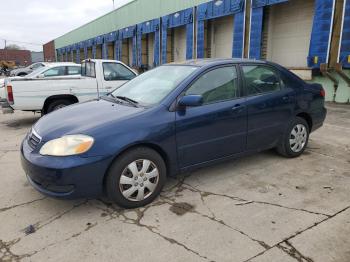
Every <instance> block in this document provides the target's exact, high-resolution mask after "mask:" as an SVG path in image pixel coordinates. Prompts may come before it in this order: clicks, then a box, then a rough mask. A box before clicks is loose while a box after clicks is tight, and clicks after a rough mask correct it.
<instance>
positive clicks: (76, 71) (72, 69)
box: [67, 66, 81, 76]
mask: <svg viewBox="0 0 350 262" xmlns="http://www.w3.org/2000/svg"><path fill="white" fill-rule="evenodd" d="M67 74H68V75H69V76H72V75H80V74H81V67H80V66H67Z"/></svg>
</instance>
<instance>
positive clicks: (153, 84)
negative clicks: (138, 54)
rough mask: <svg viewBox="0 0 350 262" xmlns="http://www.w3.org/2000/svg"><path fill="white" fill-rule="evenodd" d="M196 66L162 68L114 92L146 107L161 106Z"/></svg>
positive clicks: (133, 80) (113, 93)
mask: <svg viewBox="0 0 350 262" xmlns="http://www.w3.org/2000/svg"><path fill="white" fill-rule="evenodd" d="M197 69H198V68H197V67H194V66H160V67H157V68H155V69H152V70H150V71H147V72H146V73H143V74H142V75H139V76H138V77H136V78H134V79H132V80H131V81H129V82H127V83H126V84H124V85H122V86H121V87H120V88H118V89H116V90H115V91H114V92H112V95H113V96H115V97H117V96H123V97H127V98H130V99H132V100H134V101H136V102H137V103H139V104H141V105H145V106H153V105H156V104H159V103H160V102H161V101H162V100H163V99H164V98H165V97H166V96H167V95H168V94H170V92H171V91H173V90H174V89H175V88H176V87H177V86H178V85H179V84H180V83H181V82H182V81H183V80H185V79H186V78H187V77H188V76H189V75H191V74H192V73H193V72H194V71H195V70H197Z"/></svg>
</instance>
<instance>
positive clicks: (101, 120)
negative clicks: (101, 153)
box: [34, 99, 145, 141]
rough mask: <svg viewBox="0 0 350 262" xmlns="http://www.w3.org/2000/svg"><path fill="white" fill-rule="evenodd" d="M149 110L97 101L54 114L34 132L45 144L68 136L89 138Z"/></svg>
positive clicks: (38, 125)
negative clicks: (82, 135)
mask: <svg viewBox="0 0 350 262" xmlns="http://www.w3.org/2000/svg"><path fill="white" fill-rule="evenodd" d="M144 110H145V108H136V107H131V106H128V105H121V104H116V103H114V102H110V101H106V100H103V99H101V100H94V101H89V102H85V103H81V104H75V105H72V106H68V107H65V108H62V109H60V110H58V111H55V112H52V113H50V114H48V115H46V116H44V117H42V118H41V119H39V121H38V122H37V123H36V124H35V125H34V130H35V131H36V132H37V133H38V135H40V136H41V138H42V140H43V141H48V140H51V139H55V138H58V137H62V136H64V135H72V134H85V135H90V136H94V137H95V136H99V135H101V134H100V133H101V132H100V130H102V129H103V128H106V126H108V125H113V127H111V128H115V123H117V122H121V121H123V120H125V119H129V118H131V117H133V116H135V115H137V114H139V113H141V112H142V111H144Z"/></svg>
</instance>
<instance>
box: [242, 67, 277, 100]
mask: <svg viewBox="0 0 350 262" xmlns="http://www.w3.org/2000/svg"><path fill="white" fill-rule="evenodd" d="M242 69H243V75H244V79H245V88H246V93H247V95H256V94H263V93H270V92H274V91H279V90H281V88H282V81H281V79H280V77H279V76H278V74H277V73H276V72H275V71H274V70H273V69H272V68H270V67H268V66H262V65H247V66H242Z"/></svg>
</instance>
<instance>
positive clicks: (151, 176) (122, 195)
mask: <svg viewBox="0 0 350 262" xmlns="http://www.w3.org/2000/svg"><path fill="white" fill-rule="evenodd" d="M165 180H166V166H165V163H164V160H163V158H162V157H161V156H160V155H159V154H158V153H157V152H156V151H154V150H152V149H150V148H147V147H139V148H135V149H132V150H130V151H127V152H126V153H124V154H122V155H121V156H120V157H118V158H117V159H116V160H115V161H114V162H113V164H112V166H111V168H110V169H109V171H108V173H107V177H106V181H105V182H106V183H105V187H106V192H107V196H108V198H109V199H110V200H112V201H113V202H115V203H116V204H118V205H119V206H122V207H124V208H137V207H141V206H145V205H147V204H149V203H151V202H152V201H153V200H154V199H155V198H156V197H157V196H158V195H159V194H160V191H161V190H162V187H163V185H164V183H165Z"/></svg>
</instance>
